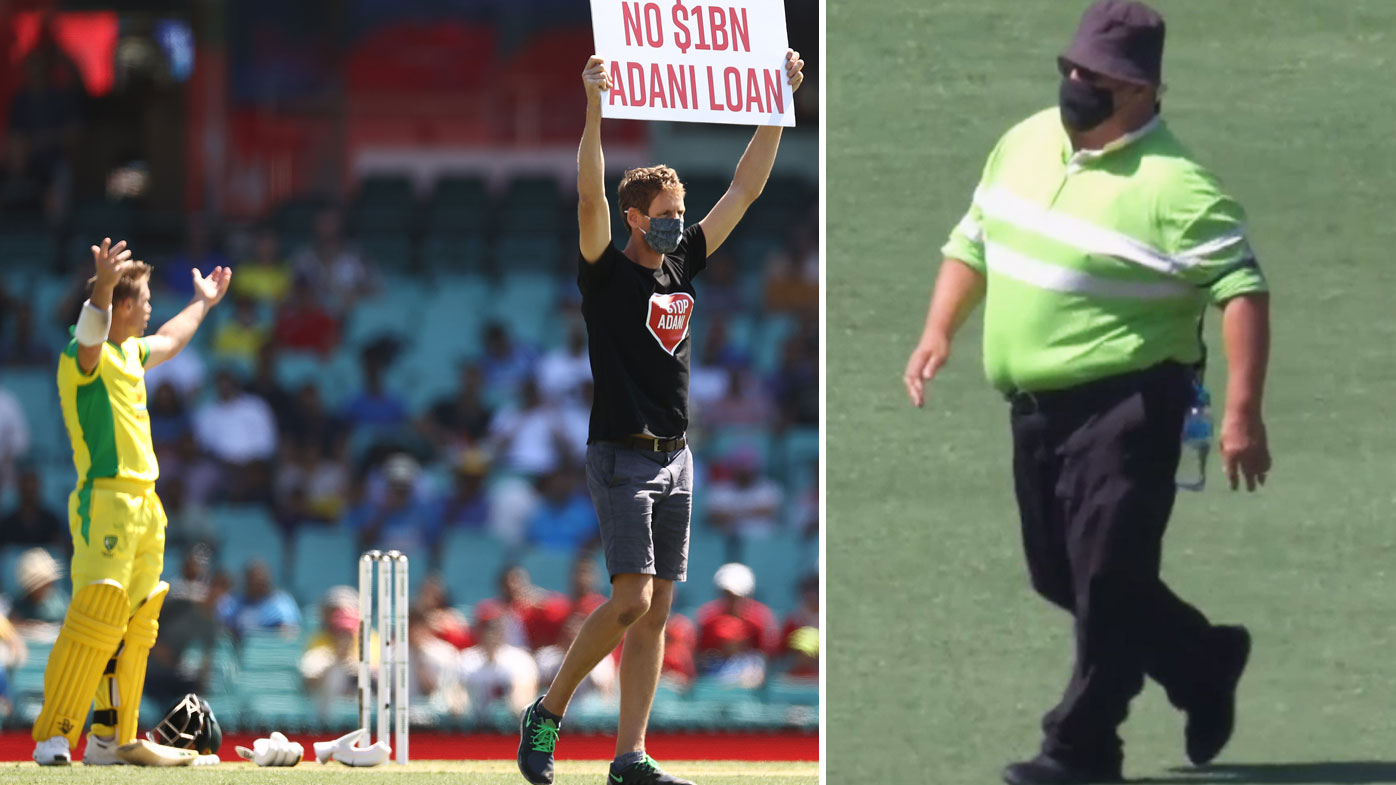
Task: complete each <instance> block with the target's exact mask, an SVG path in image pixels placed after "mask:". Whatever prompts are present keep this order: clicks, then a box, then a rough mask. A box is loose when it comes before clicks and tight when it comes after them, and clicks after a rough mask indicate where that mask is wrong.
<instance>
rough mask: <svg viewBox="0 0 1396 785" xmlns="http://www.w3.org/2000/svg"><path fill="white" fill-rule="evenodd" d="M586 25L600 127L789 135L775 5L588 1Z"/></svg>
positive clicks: (781, 30) (790, 107) (746, 0)
mask: <svg viewBox="0 0 1396 785" xmlns="http://www.w3.org/2000/svg"><path fill="white" fill-rule="evenodd" d="M591 25H592V37H593V39H594V41H595V43H596V54H597V55H598V56H600V57H603V58H605V59H606V67H607V70H608V71H609V73H610V75H611V81H612V83H613V85H612V87H611V89H610V90H609V91H607V94H606V96H605V98H604V99H603V101H602V103H601V116H602V117H609V118H620V119H627V120H672V121H679V122H690V123H732V124H737V125H783V126H793V125H795V105H794V102H793V100H792V97H791V90H790V83H789V81H788V80H787V79H786V76H785V52H786V50H787V49H788V48H789V37H788V36H787V35H786V30H785V4H784V3H776V2H771V0H728V1H727V2H718V3H694V2H692V1H691V0H690V2H684V0H665V1H664V2H645V1H644V0H591Z"/></svg>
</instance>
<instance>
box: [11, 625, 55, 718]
mask: <svg viewBox="0 0 1396 785" xmlns="http://www.w3.org/2000/svg"><path fill="white" fill-rule="evenodd" d="M25 645H26V646H27V648H28V652H27V654H28V656H27V657H26V659H25V660H24V664H23V665H21V666H19V667H18V668H15V669H14V670H11V671H10V689H9V692H10V702H11V704H12V705H13V706H14V713H13V714H11V715H10V717H9V718H8V722H7V724H8V725H10V726H15V725H18V726H22V727H27V726H30V725H32V724H33V723H34V720H35V719H36V718H37V717H38V716H39V710H40V709H41V708H43V705H44V666H45V665H47V664H48V658H49V653H50V652H51V651H53V642H52V641H37V640H26V641H25Z"/></svg>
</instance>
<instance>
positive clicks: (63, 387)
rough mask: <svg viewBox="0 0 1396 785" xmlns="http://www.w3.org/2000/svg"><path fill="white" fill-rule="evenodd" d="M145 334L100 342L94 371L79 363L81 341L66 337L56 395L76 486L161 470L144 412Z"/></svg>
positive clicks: (145, 476)
mask: <svg viewBox="0 0 1396 785" xmlns="http://www.w3.org/2000/svg"><path fill="white" fill-rule="evenodd" d="M149 356H150V346H149V344H147V343H146V341H145V339H144V338H127V339H126V341H125V342H124V343H122V344H120V345H118V344H115V343H112V342H110V341H108V342H106V343H104V344H102V354H101V357H100V359H99V360H98V361H97V367H96V368H95V369H93V372H92V373H91V374H84V373H83V372H82V368H81V367H80V366H79V365H78V342H77V339H73V340H72V341H69V342H68V348H67V349H64V350H63V355H62V357H60V358H59V360H58V399H59V401H60V402H61V403H62V406H63V422H64V424H66V425H67V426H68V438H69V439H70V440H71V441H72V443H73V464H74V466H75V467H76V468H77V471H78V489H79V493H81V492H82V491H83V490H84V489H90V488H91V487H92V481H93V480H96V479H100V478H104V477H115V478H118V479H123V480H136V481H141V482H154V481H155V478H156V477H159V476H160V469H159V467H158V466H157V465H156V462H155V447H154V446H153V445H152V444H151V441H150V414H149V413H147V412H146V394H145V360H146V358H147V357H149Z"/></svg>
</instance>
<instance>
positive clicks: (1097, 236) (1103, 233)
mask: <svg viewBox="0 0 1396 785" xmlns="http://www.w3.org/2000/svg"><path fill="white" fill-rule="evenodd" d="M978 204H979V207H980V209H982V210H983V211H984V213H985V214H986V215H991V216H993V217H994V218H997V219H998V220H1000V221H1003V222H1004V223H1008V224H1012V225H1014V226H1016V227H1018V228H1020V229H1026V230H1028V231H1030V232H1035V233H1037V234H1040V235H1042V236H1043V237H1046V238H1049V239H1052V240H1056V241H1057V242H1059V243H1062V244H1064V245H1070V246H1072V247H1074V248H1079V249H1081V250H1083V251H1085V252H1086V253H1092V254H1098V255H1100V256H1114V257H1117V258H1120V259H1124V260H1126V261H1130V262H1134V263H1135V264H1138V265H1140V266H1142V267H1147V268H1149V269H1150V270H1153V271H1155V272H1160V273H1164V274H1165V275H1177V274H1178V273H1179V271H1180V270H1183V269H1187V268H1189V267H1193V266H1196V265H1197V263H1198V259H1197V258H1195V257H1170V256H1169V255H1168V254H1165V253H1164V252H1162V251H1160V250H1158V249H1156V248H1153V247H1151V246H1149V245H1148V244H1147V243H1142V242H1140V241H1138V240H1136V239H1134V238H1133V237H1130V236H1129V235H1125V234H1120V233H1119V232H1115V231H1111V230H1110V229H1106V228H1104V227H1101V226H1097V225H1095V224H1093V223H1090V222H1088V221H1083V220H1081V219H1080V218H1077V217H1075V216H1072V215H1067V214H1065V213H1061V212H1057V211H1055V210H1049V209H1046V208H1044V207H1043V206H1042V205H1039V204H1035V203H1033V202H1031V201H1029V200H1027V199H1024V198H1022V197H1021V196H1018V195H1017V194H1014V193H1011V192H1009V191H1007V190H1004V189H1002V188H991V189H989V190H987V191H985V192H984V194H983V195H982V196H981V197H980V200H979V202H978Z"/></svg>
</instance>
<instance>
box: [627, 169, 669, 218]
mask: <svg viewBox="0 0 1396 785" xmlns="http://www.w3.org/2000/svg"><path fill="white" fill-rule="evenodd" d="M665 190H672V191H677V192H678V194H679V196H683V183H681V182H679V173H678V172H675V171H674V170H673V169H670V168H669V167H667V166H665V165H663V164H660V165H659V166H641V167H639V168H637V169H631V170H630V171H628V172H626V173H625V175H624V176H622V177H621V178H620V188H617V189H616V196H617V197H618V201H619V203H620V217H621V220H622V221H623V220H625V214H626V213H627V212H629V211H630V208H632V207H634V208H635V209H637V210H639V211H640V212H642V213H648V212H649V209H650V202H653V201H654V197H656V196H659V193H660V192H661V191H665Z"/></svg>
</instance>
